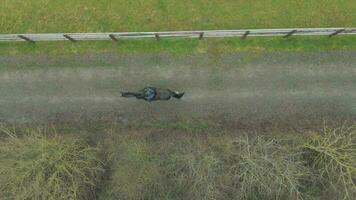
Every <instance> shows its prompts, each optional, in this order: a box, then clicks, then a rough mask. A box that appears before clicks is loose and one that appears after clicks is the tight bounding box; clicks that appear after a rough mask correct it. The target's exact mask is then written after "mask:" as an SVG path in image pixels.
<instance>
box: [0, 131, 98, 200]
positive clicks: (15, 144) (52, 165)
mask: <svg viewBox="0 0 356 200" xmlns="http://www.w3.org/2000/svg"><path fill="white" fill-rule="evenodd" d="M1 133H2V134H1V135H2V136H3V137H2V139H1V140H0V196H1V198H3V199H46V200H47V199H49V200H51V199H56V200H57V199H66V200H67V199H90V198H91V199H92V198H95V188H96V185H97V180H99V176H100V175H101V174H102V172H103V164H102V162H101V161H100V160H99V158H98V150H97V149H96V148H92V147H90V146H88V145H87V144H86V143H85V142H84V141H82V140H80V139H77V138H73V137H68V136H58V135H54V136H45V133H43V130H30V131H27V132H26V133H22V134H21V136H17V135H16V134H15V133H14V132H12V131H9V130H7V129H2V131H1ZM4 135H6V136H4Z"/></svg>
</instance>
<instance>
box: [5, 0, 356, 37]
mask: <svg viewBox="0 0 356 200" xmlns="http://www.w3.org/2000/svg"><path fill="white" fill-rule="evenodd" d="M355 10H356V4H355V2H354V1H353V0H338V1H332V0H321V1H320V0H319V1H318V0H300V1H293V0H256V1H246V0H223V1H221V0H210V1H204V0H192V1H191V0H181V1H172V0H138V1H126V0H111V1H97V0H76V1H71V0H62V1H60V2H59V1H55V0H27V1H23V0H2V1H1V7H0V33H25V32H26V33H34V32H99V31H163V30H197V29H239V28H279V27H341V26H355V25H356V13H355V12H354V11H355Z"/></svg>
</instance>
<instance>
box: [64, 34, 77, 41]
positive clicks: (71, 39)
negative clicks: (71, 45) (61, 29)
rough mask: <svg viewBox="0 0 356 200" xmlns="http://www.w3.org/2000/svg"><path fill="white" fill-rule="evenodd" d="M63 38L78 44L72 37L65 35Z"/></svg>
mask: <svg viewBox="0 0 356 200" xmlns="http://www.w3.org/2000/svg"><path fill="white" fill-rule="evenodd" d="M63 37H65V38H67V39H68V40H70V41H71V42H76V40H75V39H73V38H72V37H70V36H69V35H67V34H63Z"/></svg>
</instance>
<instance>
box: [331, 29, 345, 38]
mask: <svg viewBox="0 0 356 200" xmlns="http://www.w3.org/2000/svg"><path fill="white" fill-rule="evenodd" d="M344 30H345V29H340V30H337V31H335V32H333V33H331V34H330V35H329V37H332V36H335V35H337V34H339V33H341V32H343V31H344Z"/></svg>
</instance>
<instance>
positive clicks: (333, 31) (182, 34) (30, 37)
mask: <svg viewBox="0 0 356 200" xmlns="http://www.w3.org/2000/svg"><path fill="white" fill-rule="evenodd" d="M313 35H319V36H328V37H333V36H336V35H356V28H287V29H241V30H207V31H165V32H108V33H38V34H0V42H20V41H26V42H37V41H62V40H69V41H71V42H76V41H81V40H112V41H115V42H117V41H119V40H121V39H140V38H154V39H156V40H160V39H161V38H199V39H203V38H223V37H241V38H242V39H245V38H247V37H256V36H264V37H267V36H282V37H285V38H288V37H291V36H313Z"/></svg>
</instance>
